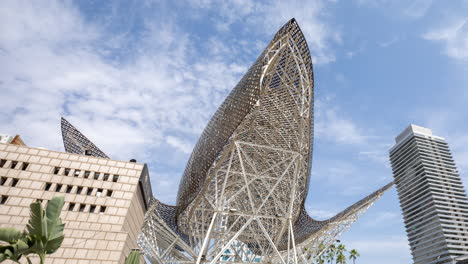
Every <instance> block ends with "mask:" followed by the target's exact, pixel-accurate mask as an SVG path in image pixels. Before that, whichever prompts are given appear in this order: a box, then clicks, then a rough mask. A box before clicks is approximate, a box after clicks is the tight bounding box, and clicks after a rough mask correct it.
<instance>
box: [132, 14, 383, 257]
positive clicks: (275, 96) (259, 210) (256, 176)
mask: <svg viewBox="0 0 468 264" xmlns="http://www.w3.org/2000/svg"><path fill="white" fill-rule="evenodd" d="M312 133H313V74H312V61H311V57H310V53H309V49H308V46H307V43H306V40H305V38H304V35H303V34H302V32H301V30H300V28H299V26H298V25H297V22H296V21H295V20H294V19H292V20H291V21H289V22H288V23H287V24H286V25H284V26H283V27H282V28H281V29H280V30H279V32H278V33H277V34H276V35H275V37H274V38H273V40H272V41H271V42H270V43H269V45H268V46H267V48H266V49H265V51H264V52H263V53H262V54H261V55H260V57H259V58H258V59H257V61H256V62H255V63H254V64H253V66H252V67H251V68H250V69H249V71H248V72H247V74H246V75H245V76H244V77H243V78H242V80H241V81H240V82H239V83H238V85H237V86H236V87H235V88H234V89H233V91H232V92H231V93H230V94H229V96H228V97H227V98H226V100H225V101H224V102H223V104H222V105H221V106H220V107H219V109H218V110H217V111H216V113H215V115H214V116H213V118H212V119H211V120H210V122H209V123H208V125H207V127H206V128H205V130H204V131H203V133H202V135H201V137H200V139H199V141H198V143H197V145H196V146H195V148H194V150H193V152H192V155H191V157H190V159H189V162H188V164H187V167H186V169H185V172H184V175H183V177H182V180H181V183H180V186H179V193H178V196H177V205H176V206H170V205H166V204H163V203H161V202H159V201H158V200H156V199H154V200H153V201H152V203H151V206H150V208H149V210H148V213H147V214H146V216H145V222H144V225H143V227H142V232H141V234H140V236H139V241H138V242H139V244H140V246H141V247H142V248H143V251H144V253H145V256H146V257H147V258H148V259H149V260H151V261H152V263H196V264H198V263H201V262H204V263H224V262H229V263H245V262H256V263H258V262H260V263H283V264H286V263H308V262H310V260H311V259H312V258H314V257H316V256H318V255H320V254H321V252H323V250H325V249H326V248H327V247H328V245H329V244H330V243H331V242H332V241H333V240H335V239H336V237H337V236H338V235H339V234H340V233H341V232H343V231H344V230H345V229H346V228H347V227H349V226H350V224H351V223H353V222H354V221H356V219H357V218H358V217H359V215H360V214H362V213H363V212H364V211H365V210H366V209H367V208H368V207H369V206H370V205H372V204H373V203H374V202H375V201H376V200H377V199H378V198H380V196H381V195H382V194H383V193H384V192H385V191H386V190H388V189H389V188H390V187H391V185H392V183H390V184H388V185H386V186H384V187H383V188H381V189H379V190H378V191H376V192H375V193H373V194H371V195H369V196H368V197H365V198H364V199H363V200H361V201H359V202H358V203H356V204H355V205H353V206H351V207H349V208H348V209H346V210H345V211H343V212H341V213H339V214H338V215H337V216H335V217H333V218H331V219H329V220H326V221H317V220H314V219H312V218H311V217H309V216H308V214H307V212H306V211H305V209H304V203H305V199H306V197H307V191H308V187H309V186H308V185H309V177H310V167H311V157H312V156H311V154H312Z"/></svg>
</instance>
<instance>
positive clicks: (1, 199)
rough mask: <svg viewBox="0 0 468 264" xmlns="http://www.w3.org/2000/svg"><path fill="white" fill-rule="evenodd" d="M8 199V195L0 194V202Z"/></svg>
mask: <svg viewBox="0 0 468 264" xmlns="http://www.w3.org/2000/svg"><path fill="white" fill-rule="evenodd" d="M7 200H8V196H6V195H2V196H0V204H5V203H6V202H7Z"/></svg>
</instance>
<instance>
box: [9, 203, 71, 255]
mask: <svg viewBox="0 0 468 264" xmlns="http://www.w3.org/2000/svg"><path fill="white" fill-rule="evenodd" d="M63 204H64V199H63V197H54V198H52V200H50V201H49V202H48V203H47V206H46V208H45V209H44V208H43V207H42V204H41V203H39V202H34V203H32V204H31V205H30V209H31V212H30V218H29V222H28V224H27V225H26V229H25V230H24V231H23V232H21V231H19V230H16V229H14V228H9V227H7V228H0V242H3V243H2V244H0V262H3V261H4V260H7V259H8V260H12V261H15V262H19V260H20V259H21V257H23V256H24V258H26V260H27V261H28V263H31V260H30V258H29V257H30V255H33V254H36V255H38V256H39V259H40V263H41V264H43V263H44V261H45V258H46V255H48V254H52V253H54V252H55V251H57V249H59V248H60V246H61V245H62V242H63V239H64V236H63V228H64V226H65V225H64V224H62V219H61V218H60V212H61V211H62V207H63Z"/></svg>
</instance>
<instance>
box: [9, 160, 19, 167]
mask: <svg viewBox="0 0 468 264" xmlns="http://www.w3.org/2000/svg"><path fill="white" fill-rule="evenodd" d="M16 165H18V162H17V161H12V162H11V166H10V168H12V169H14V168H16Z"/></svg>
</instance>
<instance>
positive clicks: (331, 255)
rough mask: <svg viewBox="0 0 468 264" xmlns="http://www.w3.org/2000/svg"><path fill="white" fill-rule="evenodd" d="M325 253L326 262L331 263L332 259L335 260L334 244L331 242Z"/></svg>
mask: <svg viewBox="0 0 468 264" xmlns="http://www.w3.org/2000/svg"><path fill="white" fill-rule="evenodd" d="M325 253H326V255H325V259H327V262H328V263H333V261H335V254H336V246H335V244H331V245H330V246H329V247H328V249H327V251H326V252H325Z"/></svg>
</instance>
